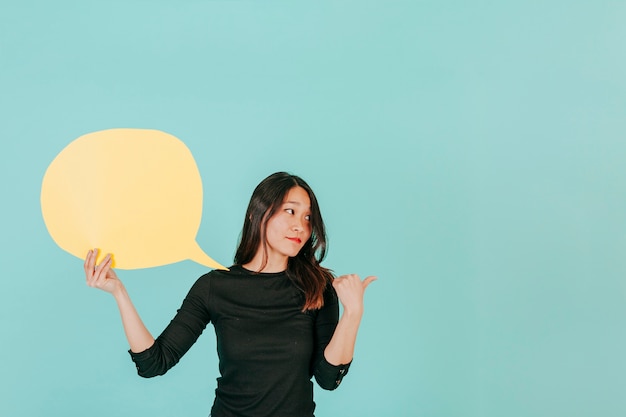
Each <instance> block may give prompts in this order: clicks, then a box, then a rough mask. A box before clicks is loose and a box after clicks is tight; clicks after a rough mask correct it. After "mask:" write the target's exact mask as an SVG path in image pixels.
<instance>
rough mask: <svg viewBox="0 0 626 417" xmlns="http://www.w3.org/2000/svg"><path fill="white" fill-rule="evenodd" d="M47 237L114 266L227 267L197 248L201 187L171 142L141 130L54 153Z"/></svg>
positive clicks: (47, 181)
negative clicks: (94, 252) (108, 257)
mask: <svg viewBox="0 0 626 417" xmlns="http://www.w3.org/2000/svg"><path fill="white" fill-rule="evenodd" d="M41 210H42V213H43V218H44V222H45V223H46V227H47V228H48V232H49V233H50V236H52V239H54V241H55V242H56V244H57V245H59V246H60V247H61V248H62V249H63V250H65V251H67V252H69V253H71V254H72V255H74V256H77V257H79V258H84V257H85V255H86V254H87V251H88V250H89V249H91V248H100V249H101V250H100V255H99V259H98V262H99V261H100V260H101V259H102V257H103V255H104V254H106V253H112V254H113V255H114V259H115V265H114V266H115V267H117V268H121V269H137V268H149V267H154V266H161V265H167V264H170V263H174V262H179V261H182V260H185V259H191V260H193V261H195V262H198V263H200V264H202V265H206V266H208V267H210V268H217V269H226V268H224V267H223V266H222V265H220V264H219V263H217V262H215V261H214V260H213V259H211V258H210V257H209V256H208V255H207V254H205V253H204V251H203V250H202V249H201V248H200V247H199V246H198V244H197V243H196V239H195V238H196V234H197V232H198V228H199V227H200V220H201V217H202V181H201V179H200V173H199V172H198V167H197V166H196V162H195V160H194V159H193V156H192V155H191V152H190V151H189V149H187V147H186V146H185V144H184V143H183V142H182V141H180V140H179V139H178V138H176V137H175V136H172V135H170V134H167V133H164V132H161V131H158V130H147V129H110V130H103V131H99V132H94V133H89V134H87V135H84V136H81V137H79V138H78V139H76V140H75V141H73V142H72V143H70V144H69V145H68V146H67V147H66V148H65V149H63V150H62V151H61V153H59V155H57V157H56V158H55V159H54V160H53V161H52V163H51V164H50V166H49V167H48V169H47V171H46V173H45V175H44V178H43V183H42V187H41Z"/></svg>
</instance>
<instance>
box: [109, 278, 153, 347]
mask: <svg viewBox="0 0 626 417" xmlns="http://www.w3.org/2000/svg"><path fill="white" fill-rule="evenodd" d="M114 297H115V301H116V302H117V307H118V308H119V310H120V315H121V317H122V324H123V326H124V333H125V334H126V339H127V340H128V344H129V346H130V350H131V351H132V352H135V353H139V352H143V351H144V350H146V349H148V348H149V347H150V346H152V345H153V344H154V338H153V337H152V335H151V334H150V332H149V331H148V329H147V328H146V326H145V325H144V324H143V321H141V317H139V314H138V313H137V310H136V309H135V306H134V305H133V303H132V301H131V299H130V297H129V295H128V293H127V292H126V288H124V286H121V288H120V289H119V290H118V291H117V292H116V293H115V294H114Z"/></svg>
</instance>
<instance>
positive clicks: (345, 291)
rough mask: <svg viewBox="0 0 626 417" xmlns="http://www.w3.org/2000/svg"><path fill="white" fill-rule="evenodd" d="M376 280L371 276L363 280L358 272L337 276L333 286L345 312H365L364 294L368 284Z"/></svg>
mask: <svg viewBox="0 0 626 417" xmlns="http://www.w3.org/2000/svg"><path fill="white" fill-rule="evenodd" d="M375 280H376V277H374V276H369V277H367V278H365V279H364V280H363V281H361V278H359V276H358V275H356V274H348V275H342V276H340V277H338V278H335V280H334V281H333V287H334V288H335V291H336V292H337V297H338V298H339V301H341V305H343V309H344V311H345V312H347V313H356V314H362V313H363V294H364V293H365V289H366V288H367V286H368V285H370V284H371V283H372V282H373V281H375Z"/></svg>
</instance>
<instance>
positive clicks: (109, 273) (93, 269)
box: [84, 249, 124, 295]
mask: <svg viewBox="0 0 626 417" xmlns="http://www.w3.org/2000/svg"><path fill="white" fill-rule="evenodd" d="M97 257H98V250H97V249H93V250H91V249H90V250H89V252H87V256H86V257H85V264H84V268H85V278H86V279H87V285H89V286H90V287H94V288H99V289H101V290H103V291H106V292H108V293H111V294H113V295H115V294H116V293H118V292H119V291H120V290H122V289H123V287H124V286H123V285H122V281H120V280H119V278H118V277H117V274H116V273H115V271H114V270H113V269H112V268H111V265H112V263H113V258H112V257H111V254H110V253H109V254H107V256H105V257H104V259H103V260H102V262H100V264H99V265H96V258H97Z"/></svg>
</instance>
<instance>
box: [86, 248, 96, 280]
mask: <svg viewBox="0 0 626 417" xmlns="http://www.w3.org/2000/svg"><path fill="white" fill-rule="evenodd" d="M95 258H96V255H95V251H94V250H91V249H90V250H89V252H88V253H87V257H86V258H85V264H84V268H85V277H86V279H87V284H88V285H91V281H93V277H94V270H95V268H94V263H95Z"/></svg>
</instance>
